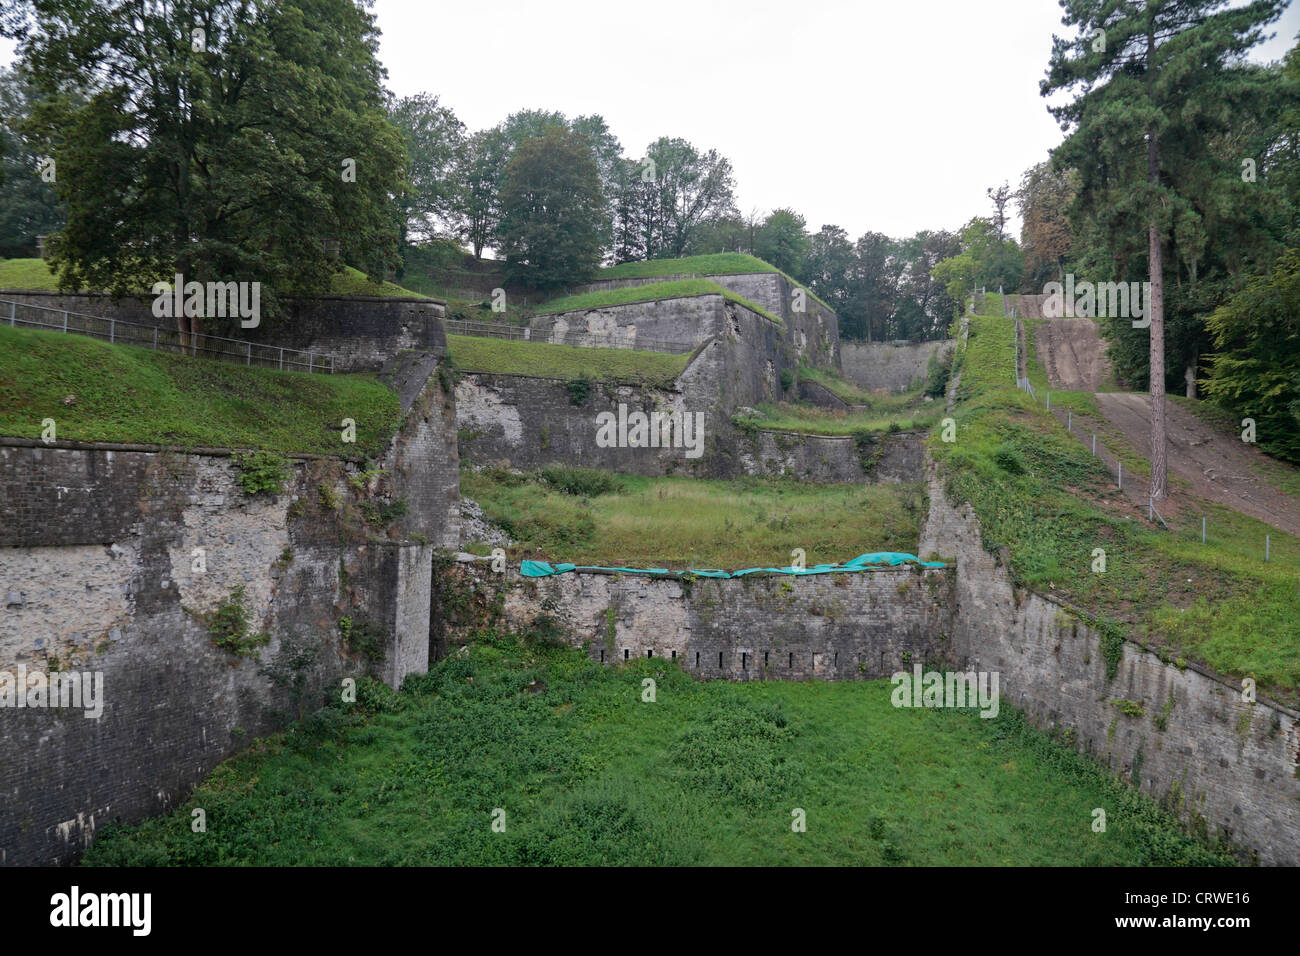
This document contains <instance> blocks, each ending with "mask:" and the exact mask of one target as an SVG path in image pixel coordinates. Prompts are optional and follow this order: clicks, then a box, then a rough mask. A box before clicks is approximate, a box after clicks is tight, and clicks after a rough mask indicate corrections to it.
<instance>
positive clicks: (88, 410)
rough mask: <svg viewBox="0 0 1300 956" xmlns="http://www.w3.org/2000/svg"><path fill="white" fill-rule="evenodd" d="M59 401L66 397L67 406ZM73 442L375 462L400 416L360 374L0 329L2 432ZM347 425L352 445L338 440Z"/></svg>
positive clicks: (389, 396)
mask: <svg viewBox="0 0 1300 956" xmlns="http://www.w3.org/2000/svg"><path fill="white" fill-rule="evenodd" d="M69 399H70V400H71V401H69ZM46 418H52V419H54V421H55V426H56V428H57V433H56V437H57V438H60V439H67V440H74V441H108V442H126V443H140V444H159V445H181V446H185V447H196V446H206V447H214V448H257V449H267V450H271V451H277V452H281V453H288V452H304V453H317V454H326V455H341V456H342V455H346V456H347V457H356V456H361V455H370V456H374V455H378V454H380V453H381V452H382V451H383V450H384V448H385V447H387V444H388V440H389V438H390V436H391V435H392V434H393V432H394V431H395V430H396V428H397V426H398V424H399V423H400V420H401V406H400V403H399V402H398V399H397V396H396V395H395V394H394V393H393V392H392V391H391V390H389V389H388V388H386V387H385V386H383V385H382V384H380V383H379V382H378V381H376V380H375V378H374V377H373V376H370V375H306V374H302V373H294V372H279V371H275V370H272V369H262V368H248V367H245V366H242V365H236V364H233V363H230V362H212V361H207V360H205V359H198V358H192V357H188V356H184V355H173V354H170V353H166V352H154V351H152V350H150V349H143V348H136V347H134V346H124V345H110V344H109V343H107V342H100V341H98V340H96V339H92V338H88V337H85V336H80V335H62V334H60V333H57V332H42V331H37V330H34V329H11V328H9V327H7V326H0V434H4V435H9V436H13V437H18V438H33V439H35V438H40V437H41V432H42V425H41V422H42V420H44V419H46ZM344 418H351V419H354V420H355V421H356V424H357V441H356V444H355V445H353V444H343V442H342V441H341V439H340V436H341V433H342V432H341V430H342V427H343V426H342V420H343V419H344Z"/></svg>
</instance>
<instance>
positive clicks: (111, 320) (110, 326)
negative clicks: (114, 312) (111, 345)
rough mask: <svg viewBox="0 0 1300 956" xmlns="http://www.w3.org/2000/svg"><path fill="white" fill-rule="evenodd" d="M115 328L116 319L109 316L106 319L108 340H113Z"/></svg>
mask: <svg viewBox="0 0 1300 956" xmlns="http://www.w3.org/2000/svg"><path fill="white" fill-rule="evenodd" d="M116 328H117V320H116V319H114V318H112V317H111V316H110V317H109V320H108V340H109V341H110V342H112V341H113V335H114V333H115V332H116Z"/></svg>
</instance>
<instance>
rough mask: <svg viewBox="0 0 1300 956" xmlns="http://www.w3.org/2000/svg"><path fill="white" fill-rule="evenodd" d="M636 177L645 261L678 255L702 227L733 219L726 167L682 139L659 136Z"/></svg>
mask: <svg viewBox="0 0 1300 956" xmlns="http://www.w3.org/2000/svg"><path fill="white" fill-rule="evenodd" d="M641 166H642V168H643V170H644V171H645V172H644V174H643V175H642V176H640V177H638V183H639V191H640V193H641V198H642V202H641V224H642V243H643V245H644V248H645V255H646V258H648V259H662V258H677V257H679V256H681V255H683V254H684V253H685V251H686V249H687V247H689V246H690V245H691V243H692V241H693V240H694V239H695V236H696V233H697V232H698V231H699V229H700V228H701V227H702V225H703V224H704V223H706V222H709V221H710V220H713V219H717V218H720V217H724V216H730V215H734V214H735V209H734V200H733V197H732V190H733V189H734V188H735V178H734V176H733V174H732V171H731V163H730V162H729V161H728V160H727V159H726V158H725V157H724V156H721V155H720V154H719V153H718V152H717V151H716V150H712V149H711V150H709V151H708V152H704V153H701V152H700V151H699V150H697V149H696V148H695V147H694V146H692V145H691V144H690V143H688V142H686V140H684V139H670V138H668V137H666V136H665V137H661V138H659V139H657V140H655V141H654V142H653V143H651V144H650V146H649V148H648V149H646V157H645V161H643V163H642V164H641Z"/></svg>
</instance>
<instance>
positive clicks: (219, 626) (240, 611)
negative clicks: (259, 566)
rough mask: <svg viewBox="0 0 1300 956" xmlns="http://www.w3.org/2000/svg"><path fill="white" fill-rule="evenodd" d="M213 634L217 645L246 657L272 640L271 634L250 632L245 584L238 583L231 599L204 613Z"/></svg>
mask: <svg viewBox="0 0 1300 956" xmlns="http://www.w3.org/2000/svg"><path fill="white" fill-rule="evenodd" d="M202 619H203V621H204V623H206V624H207V626H208V633H209V634H210V635H212V643H213V644H214V645H216V646H217V647H220V648H223V649H225V650H228V651H230V652H231V653H232V654H238V655H239V656H241V657H246V656H248V655H249V654H252V653H253V652H254V651H256V650H257V648H259V647H262V646H263V645H265V644H269V643H270V642H271V635H270V634H268V633H266V632H265V631H263V632H262V633H261V634H249V633H248V611H247V610H245V608H244V586H243V585H242V584H240V585H237V586H236V587H235V589H234V590H233V591H231V592H230V598H229V600H226V601H223V602H222V603H221V604H219V605H218V606H217V609H216V610H215V611H213V612H212V613H210V614H207V615H202Z"/></svg>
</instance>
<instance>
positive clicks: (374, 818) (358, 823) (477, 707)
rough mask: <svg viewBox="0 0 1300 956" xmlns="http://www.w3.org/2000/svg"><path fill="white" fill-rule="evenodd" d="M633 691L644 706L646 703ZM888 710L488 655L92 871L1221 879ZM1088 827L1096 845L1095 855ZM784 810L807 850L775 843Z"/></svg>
mask: <svg viewBox="0 0 1300 956" xmlns="http://www.w3.org/2000/svg"><path fill="white" fill-rule="evenodd" d="M646 677H653V678H654V679H655V681H656V682H657V698H656V702H655V703H653V704H647V703H642V702H641V700H640V696H641V691H642V683H641V681H642V680H643V679H644V678H646ZM891 689H892V688H891V686H890V685H889V683H888V682H885V681H876V682H872V683H838V684H837V683H831V684H826V683H819V682H807V683H797V684H787V683H755V684H746V685H734V684H729V683H726V682H722V681H711V682H696V681H694V680H692V679H691V678H690V677H688V676H687V675H686V674H684V673H683V672H682V671H681V670H680V669H679V668H678V667H677V665H676V664H675V663H674V662H669V661H664V660H638V661H635V662H633V663H631V664H629V665H620V666H616V667H606V666H603V665H601V664H596V663H592V662H591V661H589V660H587V659H586V658H585V656H584V655H583V654H582V653H581V652H580V651H574V650H568V649H565V650H557V649H549V648H543V647H537V646H535V645H532V644H520V643H518V642H516V641H514V640H510V639H500V638H496V636H495V635H494V634H493V633H492V632H487V633H485V634H484V635H481V636H480V639H479V640H477V641H475V642H473V643H471V644H470V646H469V653H468V654H467V655H466V656H459V655H453V656H452V657H450V658H447V659H445V660H442V661H439V662H438V663H436V664H434V665H433V667H432V669H431V672H430V673H429V674H428V675H426V676H422V677H412V678H408V679H407V682H406V686H405V689H404V690H403V692H402V693H401V694H400V695H394V694H393V693H392V692H391V691H387V690H386V689H383V688H379V689H375V688H373V687H372V685H369V684H363V685H362V693H361V695H360V696H361V699H362V701H363V702H365V701H372V702H373V703H371V704H370V708H369V709H370V710H371V711H381V712H379V713H377V714H376V715H375V716H372V717H370V718H368V719H367V718H366V717H365V716H364V714H360V713H351V714H349V713H344V712H342V711H326V712H323V713H321V714H318V715H317V716H316V717H315V718H314V719H312V720H310V721H309V722H307V723H306V724H305V725H303V726H301V727H299V728H295V729H294V730H292V731H290V732H288V733H287V734H283V735H279V736H277V737H274V738H272V739H270V740H269V741H266V742H263V743H259V744H257V745H256V746H255V747H254V748H253V750H252V751H251V752H249V753H247V754H244V755H242V756H239V757H236V758H233V759H232V760H229V761H227V762H226V763H224V764H223V765H222V766H220V767H219V768H218V769H217V770H216V771H215V772H214V773H213V774H212V775H210V776H209V778H208V779H207V780H206V781H205V782H204V783H203V784H202V785H200V786H199V788H198V789H197V790H196V791H195V792H194V794H193V795H192V796H191V798H190V799H189V800H188V801H187V802H186V803H185V805H184V806H182V807H180V808H178V809H177V810H176V811H175V812H173V813H172V814H169V815H168V816H165V817H161V818H157V819H154V820H150V821H148V822H146V823H144V824H142V825H140V826H139V827H133V828H126V829H119V828H116V827H114V826H112V825H109V826H108V827H106V828H104V829H103V830H102V831H101V832H100V834H99V838H98V841H97V843H96V845H95V846H94V847H93V848H92V849H91V850H90V852H89V853H88V855H87V857H86V862H87V863H89V864H91V865H141V864H152V865H159V864H179V865H229V864H256V865H304V864H305V865H325V864H357V865H401V864H408V865H429V864H444V865H462V866H465V865H491V864H515V865H538V866H541V865H587V864H589V865H600V864H604V865H634V864H641V865H689V864H721V865H739V864H750V865H801V864H802V865H809V864H840V865H879V864H886V865H934V864H953V865H973V864H984V865H989V864H992V865H1007V864H1013V865H1061V864H1066V865H1071V864H1073V865H1130V866H1149V865H1159V864H1180V863H1194V864H1202V863H1210V862H1223V861H1224V858H1222V857H1219V856H1217V855H1215V854H1214V853H1212V852H1211V851H1210V850H1208V849H1206V848H1203V847H1202V846H1200V845H1198V844H1197V843H1195V842H1194V841H1193V840H1192V839H1191V838H1189V837H1187V836H1184V835H1183V834H1182V833H1181V832H1180V831H1179V830H1178V829H1177V827H1176V825H1175V824H1174V823H1173V821H1172V820H1171V819H1170V818H1169V817H1168V816H1166V815H1165V814H1164V813H1163V812H1161V811H1160V810H1159V809H1158V808H1157V807H1156V805H1155V804H1154V803H1153V802H1152V801H1151V800H1150V798H1149V797H1147V796H1144V795H1142V794H1141V793H1138V792H1136V791H1134V790H1132V789H1130V788H1127V787H1125V786H1124V785H1123V784H1121V783H1119V782H1118V781H1116V780H1115V779H1114V778H1112V777H1111V776H1110V775H1108V774H1107V773H1106V772H1105V771H1104V770H1103V769H1101V768H1100V767H1098V766H1097V765H1095V764H1093V763H1091V762H1090V761H1088V760H1087V759H1086V758H1084V757H1079V756H1076V755H1075V754H1073V753H1069V752H1067V751H1066V750H1064V749H1063V748H1062V747H1060V746H1058V745H1056V744H1054V743H1052V742H1050V741H1048V740H1047V739H1046V738H1045V737H1043V736H1042V735H1041V734H1039V733H1038V732H1036V731H1034V730H1032V729H1029V728H1027V727H1026V726H1025V724H1024V722H1023V719H1022V718H1020V717H1019V716H1018V715H1016V714H1015V713H1014V712H1011V711H1010V710H1004V711H1003V713H1002V715H1001V716H999V717H998V718H996V719H993V720H986V719H981V718H979V717H977V716H974V715H973V714H972V713H969V712H959V711H944V710H924V709H906V708H895V707H893V706H891V704H890V700H889V695H890V691H891ZM530 691H531V692H530ZM1098 806H1104V807H1106V808H1107V810H1108V814H1107V829H1106V832H1105V833H1093V832H1092V831H1091V826H1090V823H1091V819H1092V817H1091V814H1092V808H1094V807H1098ZM195 807H202V808H203V809H204V810H205V811H206V819H207V832H205V833H202V834H195V833H193V832H192V831H191V828H190V822H191V821H190V811H191V810H192V809H193V808H195ZM498 807H499V808H502V809H504V810H505V812H506V817H505V824H506V826H505V832H501V833H497V832H493V829H492V826H491V822H492V813H493V811H494V808H498ZM796 807H797V808H801V809H803V810H804V811H805V812H806V814H807V832H805V833H795V832H792V830H791V825H790V824H791V810H792V809H793V808H796Z"/></svg>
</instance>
